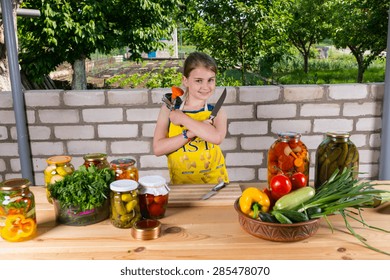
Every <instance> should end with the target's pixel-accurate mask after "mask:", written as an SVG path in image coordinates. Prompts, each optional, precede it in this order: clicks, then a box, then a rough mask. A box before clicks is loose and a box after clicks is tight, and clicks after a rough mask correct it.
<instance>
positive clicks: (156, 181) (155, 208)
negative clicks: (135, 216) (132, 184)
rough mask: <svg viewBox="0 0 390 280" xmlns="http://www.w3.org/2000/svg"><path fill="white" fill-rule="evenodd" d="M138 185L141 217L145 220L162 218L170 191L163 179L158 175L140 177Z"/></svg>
mask: <svg viewBox="0 0 390 280" xmlns="http://www.w3.org/2000/svg"><path fill="white" fill-rule="evenodd" d="M138 183H139V195H138V198H139V204H140V208H141V214H142V217H143V218H145V219H160V218H163V217H164V216H165V211H166V209H167V205H168V196H169V190H170V189H169V187H168V185H167V183H166V180H165V178H164V177H161V176H158V175H152V176H145V177H141V178H140V179H139V181H138Z"/></svg>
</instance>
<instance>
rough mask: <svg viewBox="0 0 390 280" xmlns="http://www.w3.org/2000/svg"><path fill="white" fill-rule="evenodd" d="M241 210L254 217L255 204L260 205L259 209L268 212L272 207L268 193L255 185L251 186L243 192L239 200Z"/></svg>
mask: <svg viewBox="0 0 390 280" xmlns="http://www.w3.org/2000/svg"><path fill="white" fill-rule="evenodd" d="M238 203H239V206H240V209H241V211H242V212H243V213H244V214H246V215H248V216H250V217H253V218H256V217H255V214H254V211H253V206H254V205H255V204H257V205H259V206H260V207H261V208H260V209H259V210H260V211H262V212H268V210H269V207H270V204H271V202H270V200H269V197H268V195H267V194H266V193H265V192H263V191H262V190H259V189H257V188H255V187H249V188H247V189H245V190H244V191H243V192H242V195H241V197H240V199H239V201H238Z"/></svg>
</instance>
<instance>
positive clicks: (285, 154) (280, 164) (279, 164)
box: [267, 132, 310, 184]
mask: <svg viewBox="0 0 390 280" xmlns="http://www.w3.org/2000/svg"><path fill="white" fill-rule="evenodd" d="M309 167H310V160H309V153H308V150H307V147H306V145H305V144H304V143H303V142H302V141H301V134H299V133H296V132H282V133H279V134H278V139H277V140H276V141H275V142H274V143H273V144H272V145H271V147H270V149H269V150H268V159H267V170H268V184H269V183H270V182H271V179H272V178H273V177H274V176H275V175H277V174H280V173H282V174H284V175H286V176H287V177H291V176H292V175H294V174H295V173H298V172H301V173H303V174H304V175H305V177H306V182H307V183H308V182H309Z"/></svg>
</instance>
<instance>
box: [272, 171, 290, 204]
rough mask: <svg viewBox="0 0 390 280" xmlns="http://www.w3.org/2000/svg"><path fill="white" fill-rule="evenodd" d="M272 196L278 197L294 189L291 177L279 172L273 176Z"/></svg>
mask: <svg viewBox="0 0 390 280" xmlns="http://www.w3.org/2000/svg"><path fill="white" fill-rule="evenodd" d="M270 187H271V191H272V196H273V197H274V198H276V199H278V198H280V197H282V196H283V195H285V194H288V193H289V192H290V191H291V189H292V184H291V181H290V179H289V178H288V177H287V176H286V175H283V174H278V175H275V176H274V177H272V179H271V182H270Z"/></svg>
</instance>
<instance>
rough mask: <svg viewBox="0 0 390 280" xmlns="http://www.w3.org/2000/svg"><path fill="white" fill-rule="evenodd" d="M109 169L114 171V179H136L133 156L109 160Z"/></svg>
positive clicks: (136, 170) (136, 173) (136, 172)
mask: <svg viewBox="0 0 390 280" xmlns="http://www.w3.org/2000/svg"><path fill="white" fill-rule="evenodd" d="M110 164H111V169H112V170H114V172H115V180H121V179H129V180H134V181H138V169H137V167H136V161H135V159H133V158H120V159H116V160H113V161H111V163H110Z"/></svg>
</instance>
